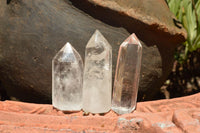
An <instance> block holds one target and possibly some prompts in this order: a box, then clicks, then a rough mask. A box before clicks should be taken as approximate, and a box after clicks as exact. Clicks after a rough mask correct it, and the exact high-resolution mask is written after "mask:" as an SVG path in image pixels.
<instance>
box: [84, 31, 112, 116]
mask: <svg viewBox="0 0 200 133" xmlns="http://www.w3.org/2000/svg"><path fill="white" fill-rule="evenodd" d="M83 77H84V81H83V110H84V111H85V112H90V113H105V112H108V111H109V110H110V109H111V92H112V47H111V46H110V44H109V43H108V41H107V40H106V39H105V38H104V37H103V35H102V34H101V33H100V32H99V31H98V30H96V31H95V33H94V34H93V36H92V37H91V38H90V40H89V42H88V43H87V46H86V51H85V68H84V76H83Z"/></svg>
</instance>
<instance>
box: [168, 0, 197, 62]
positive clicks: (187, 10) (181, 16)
mask: <svg viewBox="0 0 200 133" xmlns="http://www.w3.org/2000/svg"><path fill="white" fill-rule="evenodd" d="M167 3H168V5H169V8H170V10H171V12H173V13H174V15H175V16H176V18H177V19H178V20H179V21H180V22H181V23H182V25H183V27H184V28H185V29H186V31H187V35H188V37H187V40H186V42H185V43H184V44H183V45H184V46H185V50H184V53H180V55H176V56H177V57H176V59H178V60H179V61H181V62H182V61H185V60H186V59H187V57H188V53H189V52H194V51H196V50H197V49H199V48H200V23H199V22H200V0H167Z"/></svg>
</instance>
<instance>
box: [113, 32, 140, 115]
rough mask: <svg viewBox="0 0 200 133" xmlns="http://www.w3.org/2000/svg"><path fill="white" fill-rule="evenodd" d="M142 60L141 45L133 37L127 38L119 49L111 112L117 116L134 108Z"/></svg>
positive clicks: (133, 35)
mask: <svg viewBox="0 0 200 133" xmlns="http://www.w3.org/2000/svg"><path fill="white" fill-rule="evenodd" d="M141 58H142V45H141V43H140V42H139V40H138V39H137V37H136V36H135V34H132V35H131V36H129V37H128V38H127V39H126V40H125V41H124V42H123V43H122V44H121V45H120V48H119V53H118V60H117V67H116V72H115V81H114V87H113V97H112V110H113V111H115V112H116V113H118V114H126V113H130V112H132V111H133V110H134V109H135V107H136V100H137V93H138V84H139V76H140V67H141Z"/></svg>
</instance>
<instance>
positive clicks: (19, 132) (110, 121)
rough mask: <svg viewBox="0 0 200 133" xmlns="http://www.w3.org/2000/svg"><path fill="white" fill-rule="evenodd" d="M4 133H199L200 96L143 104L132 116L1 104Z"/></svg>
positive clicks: (45, 106) (1, 123) (0, 123)
mask: <svg viewBox="0 0 200 133" xmlns="http://www.w3.org/2000/svg"><path fill="white" fill-rule="evenodd" d="M0 132H1V133H13V132H14V133H25V132H31V133H68V132H73V133H79V132H80V133H101V132H102V133H113V132H116V133H118V132H120V133H121V132H122V133H128V132H131V133H147V132H148V133H182V132H186V133H198V132H200V93H198V94H195V95H192V96H187V97H182V98H176V99H170V100H158V101H149V102H140V103H138V104H137V109H136V111H134V112H133V113H131V114H124V115H117V114H116V113H114V112H113V111H110V112H108V113H106V114H104V115H99V114H96V115H93V114H89V115H87V116H85V115H83V112H82V111H80V112H62V111H59V110H56V109H55V108H53V107H52V105H47V104H33V103H23V102H16V101H4V102H0Z"/></svg>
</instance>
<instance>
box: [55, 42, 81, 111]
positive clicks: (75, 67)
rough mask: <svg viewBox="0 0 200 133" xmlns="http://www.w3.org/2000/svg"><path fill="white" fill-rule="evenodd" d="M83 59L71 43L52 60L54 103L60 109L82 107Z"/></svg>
mask: <svg viewBox="0 0 200 133" xmlns="http://www.w3.org/2000/svg"><path fill="white" fill-rule="evenodd" d="M82 86H83V61H82V59H81V56H80V55H79V53H78V52H77V51H76V50H75V49H74V48H73V47H72V46H71V44H70V43H67V44H65V46H64V47H63V48H62V49H61V50H60V51H59V52H58V53H57V54H56V56H55V57H54V58H53V61H52V103H53V106H54V107H56V108H57V109H59V110H65V111H78V110H81V108H82Z"/></svg>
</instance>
